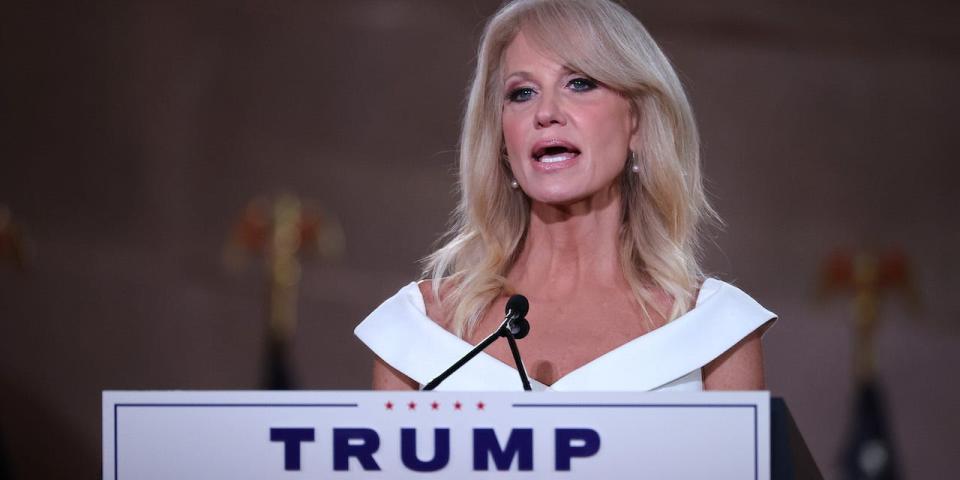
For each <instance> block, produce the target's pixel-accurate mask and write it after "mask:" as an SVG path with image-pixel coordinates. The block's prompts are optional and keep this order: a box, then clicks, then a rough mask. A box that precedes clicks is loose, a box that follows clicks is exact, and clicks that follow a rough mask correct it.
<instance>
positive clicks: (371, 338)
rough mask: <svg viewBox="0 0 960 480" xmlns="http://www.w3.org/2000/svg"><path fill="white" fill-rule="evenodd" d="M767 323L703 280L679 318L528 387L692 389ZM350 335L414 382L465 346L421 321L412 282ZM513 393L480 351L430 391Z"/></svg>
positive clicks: (515, 380) (742, 298)
mask: <svg viewBox="0 0 960 480" xmlns="http://www.w3.org/2000/svg"><path fill="white" fill-rule="evenodd" d="M774 319H776V315H774V314H773V313H772V312H770V311H768V310H766V309H765V308H763V307H762V306H760V304H758V303H757V302H756V301H754V300H753V299H752V298H750V297H749V296H748V295H747V294H745V293H743V292H742V291H741V290H740V289H738V288H736V287H734V286H733V285H730V284H728V283H724V282H722V281H720V280H716V279H712V278H708V279H707V280H706V281H704V283H703V285H702V286H701V288H700V292H699V294H698V296H697V301H696V305H695V307H694V308H693V309H691V310H690V311H689V312H687V313H686V314H684V315H681V316H680V317H678V318H676V319H674V320H673V321H671V322H669V323H667V324H665V325H663V326H661V327H659V328H656V329H654V330H651V331H650V332H647V333H645V334H643V335H641V336H639V337H636V338H634V339H633V340H630V341H628V342H626V343H624V344H622V345H620V346H618V347H615V348H613V349H612V350H610V351H608V352H606V353H604V354H602V355H600V356H598V357H596V358H594V359H593V360H590V361H589V362H587V363H585V364H584V365H581V366H580V367H577V368H576V369H574V370H572V371H570V372H568V373H567V374H566V375H564V376H562V377H560V378H559V379H557V380H556V381H555V382H554V383H553V384H552V385H550V386H547V385H544V384H543V383H540V382H538V381H536V380H535V379H533V378H530V383H531V386H532V387H533V389H534V390H553V391H577V390H580V391H582V390H606V391H617V390H627V391H638V390H639V391H648V390H664V389H684V390H690V389H695V390H699V389H702V383H701V379H700V368H701V367H703V366H704V365H706V364H707V363H709V362H710V361H711V360H713V359H714V358H716V357H718V356H720V355H721V354H722V353H723V352H725V351H726V350H728V349H729V348H730V347H732V346H733V345H735V344H736V343H737V342H739V341H740V340H741V339H743V338H744V337H746V336H747V335H749V334H750V333H751V332H753V331H754V330H756V329H757V328H759V327H760V326H762V325H763V324H765V323H767V322H768V321H770V320H774ZM533 327H534V328H536V325H533ZM354 333H355V334H356V335H357V337H358V338H360V340H361V341H363V342H364V343H365V344H366V345H367V346H368V347H369V348H370V349H371V350H373V351H374V353H376V354H377V355H378V356H379V357H380V358H381V359H383V360H384V361H385V362H386V363H388V364H390V365H391V366H392V367H393V368H395V369H397V370H399V371H400V372H401V373H403V374H404V375H407V376H408V377H410V378H412V379H413V380H415V381H417V382H418V383H420V384H421V385H424V384H426V383H428V382H429V381H430V380H432V379H433V378H435V377H436V376H437V375H439V374H440V373H441V372H443V371H444V370H445V369H446V368H447V367H448V366H450V365H452V364H453V363H454V362H455V361H457V360H458V359H460V358H461V357H462V356H463V355H465V354H466V353H467V352H469V351H470V350H471V349H472V348H473V345H471V344H470V343H468V342H466V341H465V340H463V339H461V338H460V337H457V336H456V335H454V334H452V333H450V332H449V331H447V330H446V329H444V328H443V327H441V326H440V325H438V324H437V323H436V322H434V321H433V320H432V319H430V318H429V317H428V316H427V314H426V306H425V304H424V300H423V295H422V294H421V293H420V288H419V286H418V285H417V283H416V282H412V283H410V284H408V285H407V286H405V287H403V288H402V289H400V291H399V292H397V294H396V295H394V296H393V297H391V298H389V299H388V300H386V301H385V302H384V303H383V304H381V305H380V306H379V307H378V308H377V309H376V310H374V311H373V313H371V314H370V315H369V316H368V317H367V318H366V319H365V320H364V321H363V322H361V323H360V325H358V326H357V328H356V329H355V330H354ZM528 377H529V375H528ZM520 388H521V387H520V380H519V376H518V375H517V371H516V369H515V368H514V367H513V366H511V365H508V364H506V363H504V362H502V361H500V360H499V359H497V358H496V357H494V356H492V355H490V354H488V353H485V352H481V353H480V354H479V355H477V356H476V357H474V358H473V359H472V360H471V361H470V362H468V363H467V364H466V365H464V366H463V367H462V368H461V369H460V370H458V371H457V372H456V373H454V374H453V375H451V376H450V377H448V378H447V379H446V380H445V381H444V382H443V383H442V384H441V385H440V386H439V387H438V388H437V389H438V390H490V391H495V390H518V389H520Z"/></svg>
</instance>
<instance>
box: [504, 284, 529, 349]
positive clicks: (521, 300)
mask: <svg viewBox="0 0 960 480" xmlns="http://www.w3.org/2000/svg"><path fill="white" fill-rule="evenodd" d="M529 309H530V302H528V301H527V297H524V296H523V295H520V294H517V295H514V296H512V297H510V300H507V308H506V317H507V318H506V321H507V328H508V329H509V330H510V334H511V335H513V338H516V339H518V340H519V339H521V338H523V337H526V336H527V334H528V333H530V322H528V321H527V310H529Z"/></svg>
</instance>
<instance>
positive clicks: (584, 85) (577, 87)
mask: <svg viewBox="0 0 960 480" xmlns="http://www.w3.org/2000/svg"><path fill="white" fill-rule="evenodd" d="M567 86H568V87H569V88H570V89H571V90H573V91H575V92H586V91H589V90H593V89H594V88H597V82H595V81H593V80H590V79H589V78H583V77H578V78H574V79H573V80H570V81H569V82H567Z"/></svg>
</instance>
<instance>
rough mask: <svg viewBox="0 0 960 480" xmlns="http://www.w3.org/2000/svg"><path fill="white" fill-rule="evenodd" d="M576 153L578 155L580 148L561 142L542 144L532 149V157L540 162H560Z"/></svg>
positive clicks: (574, 155)
mask: <svg viewBox="0 0 960 480" xmlns="http://www.w3.org/2000/svg"><path fill="white" fill-rule="evenodd" d="M577 155H580V150H577V149H576V148H574V147H573V146H571V145H567V144H563V143H556V144H552V145H544V146H541V147H538V148H535V149H534V150H533V159H534V160H536V161H538V162H541V163H556V162H562V161H565V160H570V159H572V158H574V157H576V156H577Z"/></svg>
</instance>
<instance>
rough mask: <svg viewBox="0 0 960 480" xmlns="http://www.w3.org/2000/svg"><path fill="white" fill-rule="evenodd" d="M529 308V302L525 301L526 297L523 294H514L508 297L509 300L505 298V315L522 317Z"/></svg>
mask: <svg viewBox="0 0 960 480" xmlns="http://www.w3.org/2000/svg"><path fill="white" fill-rule="evenodd" d="M529 309H530V303H529V302H527V297H524V296H523V295H519V294H518V295H514V296H512V297H510V300H507V312H506V313H507V315H511V316H513V317H514V318H523V317H524V316H526V315H527V310H529Z"/></svg>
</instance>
